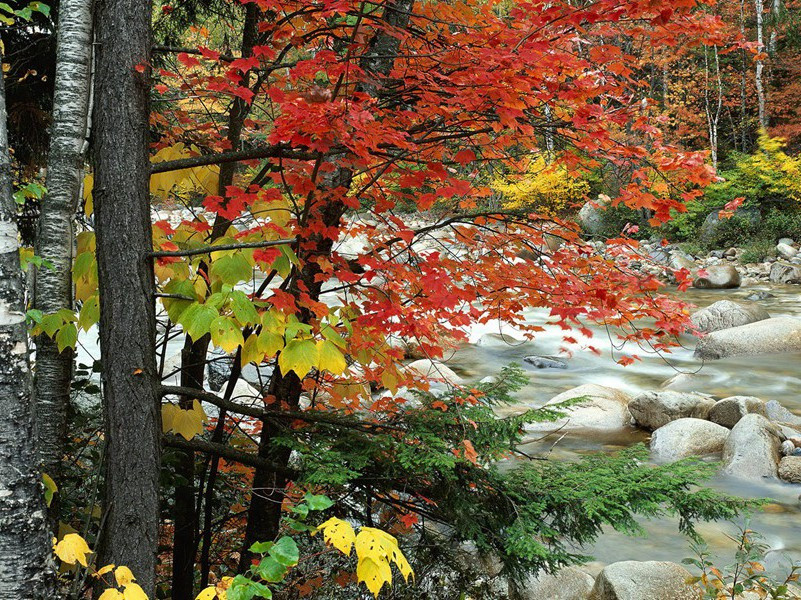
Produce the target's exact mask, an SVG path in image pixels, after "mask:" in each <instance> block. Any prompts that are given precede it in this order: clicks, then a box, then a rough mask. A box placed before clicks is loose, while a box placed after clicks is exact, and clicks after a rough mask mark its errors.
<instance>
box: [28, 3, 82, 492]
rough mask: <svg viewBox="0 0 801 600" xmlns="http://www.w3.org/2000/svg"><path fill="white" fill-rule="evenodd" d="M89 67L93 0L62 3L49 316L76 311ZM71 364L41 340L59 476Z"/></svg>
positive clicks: (46, 294) (46, 429)
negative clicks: (76, 242) (74, 274)
mask: <svg viewBox="0 0 801 600" xmlns="http://www.w3.org/2000/svg"><path fill="white" fill-rule="evenodd" d="M91 63H92V0H61V4H60V9H59V17H58V47H57V50H56V80H55V91H54V94H53V125H52V128H51V134H50V153H49V155H48V159H47V178H46V182H45V187H46V188H47V194H46V195H45V197H44V198H43V199H42V212H41V215H40V217H39V232H38V235H37V236H36V254H37V255H39V256H41V257H42V258H44V259H45V260H47V261H49V262H50V263H51V264H52V267H51V268H41V269H38V270H37V271H36V279H35V282H34V306H35V307H36V308H38V309H39V310H41V311H42V312H43V313H45V314H47V313H54V312H56V311H58V310H60V309H62V308H69V309H72V308H73V294H72V258H73V244H74V238H75V232H74V219H73V217H74V214H75V211H76V209H77V205H78V197H79V195H80V191H81V181H82V175H83V146H84V139H85V137H86V133H87V131H86V129H87V113H88V110H89V90H90V86H91V81H90V79H91V69H92V66H91ZM72 364H73V351H72V349H71V348H67V349H65V350H64V351H63V352H61V353H59V351H58V347H57V345H56V343H55V340H54V339H53V338H51V337H49V336H47V335H40V336H39V337H38V338H37V340H36V372H35V375H34V380H33V381H34V384H33V385H34V397H35V398H36V412H37V426H38V428H39V453H40V456H41V458H42V468H43V470H44V472H45V473H47V474H48V475H50V476H51V477H53V478H54V479H58V476H59V474H60V470H61V467H60V465H61V458H62V454H63V451H64V435H65V425H66V409H67V404H68V402H69V397H70V383H71V381H72Z"/></svg>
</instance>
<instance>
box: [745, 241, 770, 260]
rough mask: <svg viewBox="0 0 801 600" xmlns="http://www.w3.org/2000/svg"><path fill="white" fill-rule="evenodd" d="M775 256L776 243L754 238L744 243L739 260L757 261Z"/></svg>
mask: <svg viewBox="0 0 801 600" xmlns="http://www.w3.org/2000/svg"><path fill="white" fill-rule="evenodd" d="M772 256H776V245H775V244H774V243H773V242H772V241H770V240H755V241H753V242H751V243H749V244H746V246H745V248H743V252H742V254H741V255H740V262H743V263H746V264H748V263H758V262H763V261H764V260H766V259H768V258H770V257H772Z"/></svg>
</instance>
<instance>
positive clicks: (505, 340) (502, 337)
mask: <svg viewBox="0 0 801 600" xmlns="http://www.w3.org/2000/svg"><path fill="white" fill-rule="evenodd" d="M521 343H524V342H523V340H519V339H517V338H516V337H514V336H511V335H509V334H507V333H485V334H484V335H482V336H481V337H480V338H478V342H476V346H481V347H482V348H499V347H503V346H517V345H518V344H521Z"/></svg>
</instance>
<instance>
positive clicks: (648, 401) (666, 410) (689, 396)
mask: <svg viewBox="0 0 801 600" xmlns="http://www.w3.org/2000/svg"><path fill="white" fill-rule="evenodd" d="M714 404H715V401H714V400H713V399H712V398H710V397H709V396H704V395H702V394H697V393H693V392H677V391H674V390H660V391H658V392H645V393H643V394H640V395H639V396H636V397H635V398H634V399H633V400H632V401H631V402H630V403H629V412H630V413H631V416H632V417H634V420H635V421H636V423H637V425H639V426H640V427H644V428H645V429H651V430H654V429H659V428H660V427H662V426H664V425H667V424H668V423H670V422H671V421H675V420H676V419H682V418H685V417H693V418H695V419H706V417H707V415H708V414H709V410H710V409H711V408H712V406H714Z"/></svg>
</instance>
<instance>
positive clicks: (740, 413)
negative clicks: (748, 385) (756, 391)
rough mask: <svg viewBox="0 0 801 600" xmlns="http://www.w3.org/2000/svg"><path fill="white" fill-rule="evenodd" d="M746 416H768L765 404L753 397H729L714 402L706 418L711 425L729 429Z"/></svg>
mask: <svg viewBox="0 0 801 600" xmlns="http://www.w3.org/2000/svg"><path fill="white" fill-rule="evenodd" d="M747 414H757V415H762V416H763V417H767V416H768V413H767V410H766V409H765V403H764V402H763V401H762V400H760V399H759V398H755V397H754V396H730V397H729V398H723V400H718V401H717V402H715V405H714V406H713V407H712V408H711V409H710V411H709V416H708V417H707V418H708V419H709V420H710V421H712V422H713V423H717V424H718V425H722V426H723V427H728V428H729V429H731V428H732V427H734V426H735V425H737V423H738V422H739V421H740V419H742V418H743V417H744V416H745V415H747Z"/></svg>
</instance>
